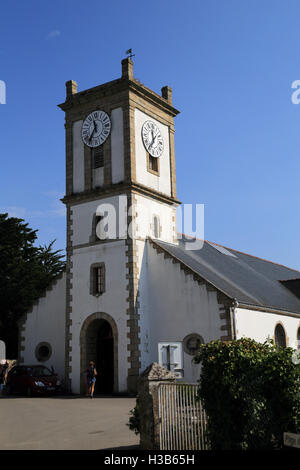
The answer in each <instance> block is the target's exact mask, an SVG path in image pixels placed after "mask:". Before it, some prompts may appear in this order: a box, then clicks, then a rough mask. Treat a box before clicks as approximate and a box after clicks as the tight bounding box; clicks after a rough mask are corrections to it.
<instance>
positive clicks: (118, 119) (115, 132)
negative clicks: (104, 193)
mask: <svg viewBox="0 0 300 470" xmlns="http://www.w3.org/2000/svg"><path fill="white" fill-rule="evenodd" d="M110 117H111V126H112V127H111V177H112V182H113V183H120V181H123V180H124V130H123V109H122V108H116V109H113V110H112V112H111V116H110Z"/></svg>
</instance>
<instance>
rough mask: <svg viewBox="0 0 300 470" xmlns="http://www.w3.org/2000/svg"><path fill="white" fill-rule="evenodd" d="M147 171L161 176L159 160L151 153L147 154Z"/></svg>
mask: <svg viewBox="0 0 300 470" xmlns="http://www.w3.org/2000/svg"><path fill="white" fill-rule="evenodd" d="M147 170H148V171H149V173H153V174H154V175H156V176H159V158H157V157H152V155H150V153H147Z"/></svg>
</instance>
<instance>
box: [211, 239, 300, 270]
mask: <svg viewBox="0 0 300 470" xmlns="http://www.w3.org/2000/svg"><path fill="white" fill-rule="evenodd" d="M204 241H205V242H207V243H212V244H213V245H217V246H221V247H222V248H225V249H226V250H232V251H235V252H236V253H241V254H242V255H246V256H251V258H256V259H259V260H261V261H266V262H267V263H272V264H276V265H277V266H282V267H283V268H286V269H289V270H290V271H295V272H297V273H300V271H298V269H293V268H289V267H288V266H285V265H284V264H280V263H276V262H275V261H270V260H268V259H266V258H261V257H260V256H255V255H250V254H249V253H245V251H239V250H235V249H234V248H229V247H228V246H225V245H221V244H220V243H215V242H211V241H209V240H204Z"/></svg>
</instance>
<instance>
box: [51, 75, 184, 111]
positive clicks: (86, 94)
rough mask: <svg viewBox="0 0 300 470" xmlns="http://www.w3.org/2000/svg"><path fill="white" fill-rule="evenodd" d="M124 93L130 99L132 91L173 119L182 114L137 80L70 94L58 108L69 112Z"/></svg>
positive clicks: (128, 80) (119, 80) (108, 84)
mask: <svg viewBox="0 0 300 470" xmlns="http://www.w3.org/2000/svg"><path fill="white" fill-rule="evenodd" d="M67 83H69V82H67ZM124 91H128V98H129V91H131V92H133V93H135V94H137V95H139V96H140V97H142V98H144V99H145V100H146V101H149V102H150V103H152V104H155V105H156V106H157V107H159V108H160V109H161V110H163V111H164V112H166V113H167V114H169V115H170V116H172V117H175V116H177V114H179V112H180V111H178V110H177V109H176V108H174V107H173V106H172V105H171V104H170V103H169V102H168V100H167V99H166V98H163V97H162V96H160V95H159V94H158V93H155V92H154V91H152V90H151V89H150V88H147V87H146V86H145V85H143V84H142V83H140V82H139V81H138V80H137V79H135V78H134V79H132V80H131V79H127V78H119V79H116V80H112V81H110V82H107V83H104V84H102V85H98V86H96V87H93V88H89V89H87V90H83V91H80V92H76V93H73V94H71V93H69V94H68V96H67V99H66V101H65V102H64V103H61V104H59V105H58V107H59V108H61V109H62V110H63V111H65V112H68V111H70V110H72V108H73V107H77V106H78V105H79V104H88V103H90V102H94V101H95V99H101V98H104V97H105V98H107V97H109V96H112V95H116V94H117V93H121V92H124Z"/></svg>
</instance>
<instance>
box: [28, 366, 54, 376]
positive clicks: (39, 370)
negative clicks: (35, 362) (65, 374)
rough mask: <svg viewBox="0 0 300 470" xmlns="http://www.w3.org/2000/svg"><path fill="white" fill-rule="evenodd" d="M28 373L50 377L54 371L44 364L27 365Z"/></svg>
mask: <svg viewBox="0 0 300 470" xmlns="http://www.w3.org/2000/svg"><path fill="white" fill-rule="evenodd" d="M27 373H28V375H30V376H31V377H49V376H50V375H53V374H52V372H51V371H50V370H49V369H47V367H43V366H35V367H27Z"/></svg>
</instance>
